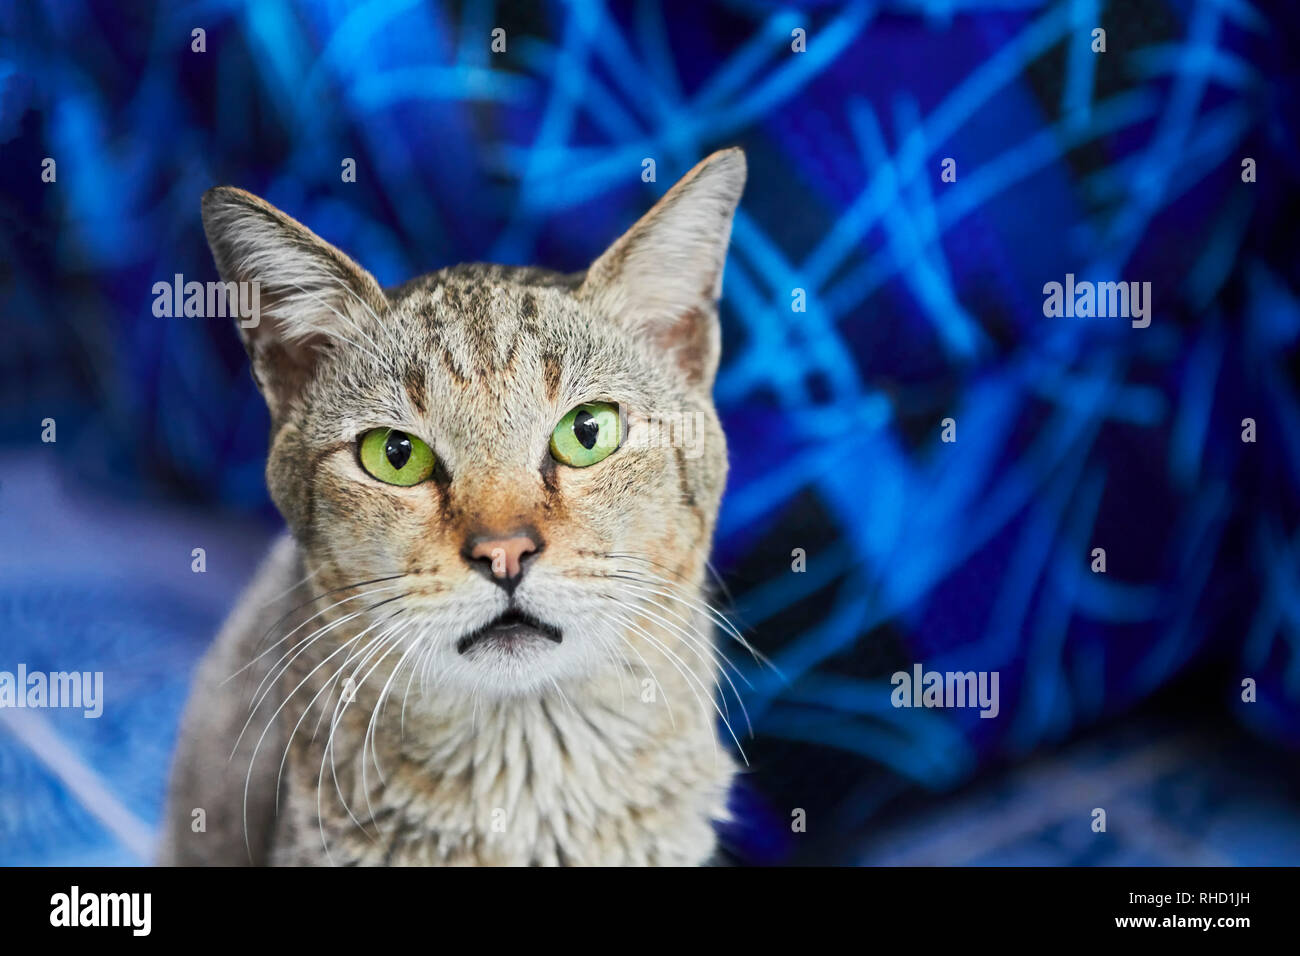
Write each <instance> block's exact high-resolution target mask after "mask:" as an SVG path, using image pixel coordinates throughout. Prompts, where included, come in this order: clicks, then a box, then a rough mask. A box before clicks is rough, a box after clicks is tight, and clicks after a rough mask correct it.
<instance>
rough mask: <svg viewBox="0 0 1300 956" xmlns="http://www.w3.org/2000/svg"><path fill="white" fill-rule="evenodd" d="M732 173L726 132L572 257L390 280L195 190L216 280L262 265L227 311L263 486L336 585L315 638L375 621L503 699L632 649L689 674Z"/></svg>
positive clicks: (718, 490) (250, 210) (435, 663)
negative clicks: (603, 242) (253, 412)
mask: <svg viewBox="0 0 1300 956" xmlns="http://www.w3.org/2000/svg"><path fill="white" fill-rule="evenodd" d="M744 173H745V165H744V159H743V155H742V154H741V153H740V152H739V151H738V150H729V151H725V152H722V153H717V154H714V155H713V156H711V157H709V158H708V159H706V160H705V161H704V162H702V163H701V164H700V165H699V166H697V167H696V168H695V169H694V170H692V172H691V173H689V174H688V175H687V176H686V177H685V178H684V179H683V180H682V181H681V182H679V183H678V184H677V185H676V186H675V187H674V188H673V189H672V190H671V191H670V192H669V193H668V194H667V195H666V196H665V197H664V198H663V199H662V200H661V201H660V202H659V203H658V204H657V205H656V206H655V207H654V209H652V210H651V212H650V213H648V214H647V215H646V216H645V217H644V218H643V219H642V220H641V221H640V222H638V223H637V224H636V225H635V226H634V227H633V228H632V229H631V230H630V231H629V232H628V233H627V234H625V235H624V236H623V237H622V238H621V239H619V240H618V241H617V242H616V243H615V244H614V245H613V246H612V247H610V249H609V250H608V251H607V252H606V253H605V254H604V255H603V256H601V257H600V259H598V260H597V261H596V262H595V263H594V264H593V265H592V267H591V268H590V269H589V270H588V272H587V273H586V274H584V275H578V276H561V275H558V274H555V273H549V272H544V271H542V270H537V269H516V268H507V267H500V266H477V265H475V266H459V267H455V268H451V269H444V270H442V271H440V272H436V273H433V274H430V275H427V276H424V277H422V278H420V279H417V280H414V281H412V282H409V283H407V284H406V285H404V286H402V287H400V288H397V289H393V290H389V291H388V292H384V291H383V290H381V289H380V288H379V286H378V284H377V283H376V282H375V280H374V279H373V278H372V277H371V276H370V275H369V274H368V273H366V272H365V271H364V270H363V269H361V268H360V267H359V266H357V265H356V264H355V263H353V262H351V260H349V259H347V257H346V256H344V255H343V254H342V253H340V252H338V251H337V250H336V249H334V248H333V247H331V246H329V245H328V244H326V243H325V242H324V241H323V240H321V239H319V238H318V237H316V236H314V235H313V234H311V233H310V232H309V231H308V230H306V229H305V228H304V227H302V226H301V225H299V224H298V223H296V222H294V221H293V220H291V219H289V218H288V217H287V216H285V215H284V214H282V213H280V212H279V211H278V210H275V209H274V208H273V207H271V206H269V205H267V204H266V203H264V202H263V201H261V200H259V199H257V198H255V197H253V196H250V195H249V194H247V193H243V192H241V191H239V190H234V189H230V188H225V187H223V188H219V189H215V190H212V191H210V192H209V193H208V194H207V195H206V196H205V197H204V204H203V212H204V226H205V229H206V231H207V234H208V239H209V243H210V245H211V246H212V249H213V253H214V256H215V258H216V261H217V264H218V267H219V269H220V271H221V274H222V278H223V279H224V280H226V281H227V282H253V281H256V282H258V284H259V291H260V295H259V298H258V300H259V302H260V303H261V312H260V315H258V316H256V317H255V318H256V324H253V322H252V319H245V321H244V322H241V331H242V333H243V335H244V339H245V344H246V346H247V347H248V350H249V354H250V357H251V359H252V365H253V372H254V376H255V378H256V379H257V381H258V384H259V387H260V388H261V389H262V392H263V394H264V395H265V397H266V399H267V402H268V405H269V407H270V410H271V416H272V443H271V450H270V455H269V461H268V465H267V478H268V484H269V487H270V491H271V495H272V498H273V499H274V500H275V502H276V505H277V506H278V507H279V509H280V511H281V512H282V514H283V515H284V517H285V519H286V521H287V522H288V524H289V526H290V528H291V529H292V531H293V533H294V535H295V537H296V538H297V540H298V542H299V545H300V547H301V550H302V552H303V555H304V559H305V562H306V565H307V570H308V571H309V572H310V573H311V574H312V582H313V587H314V588H315V589H316V591H317V593H318V594H320V595H326V594H328V599H326V600H324V601H323V603H326V604H333V603H334V602H335V601H339V602H342V603H340V604H339V605H338V606H337V608H336V609H334V610H332V611H331V612H330V613H329V614H326V615H324V616H323V617H322V618H321V619H318V620H317V621H316V622H314V624H315V626H317V627H319V625H321V624H322V622H323V621H326V620H328V621H331V622H332V623H333V624H334V626H333V627H332V628H331V629H330V631H329V632H327V633H324V634H321V635H320V641H319V646H320V647H322V648H324V647H331V646H333V647H338V646H342V645H343V644H344V643H345V642H347V641H349V640H355V641H356V642H357V646H358V647H360V646H362V643H363V642H372V641H374V642H377V643H376V644H375V650H376V654H377V655H378V654H381V653H384V652H385V651H387V654H388V656H389V658H390V663H394V664H396V663H397V662H399V661H400V664H398V665H397V669H398V670H400V669H401V667H403V666H404V667H407V668H410V669H411V670H412V672H415V671H417V670H418V672H419V673H420V674H422V675H424V676H425V677H427V678H429V680H430V682H431V683H434V684H438V683H442V684H445V685H446V686H449V687H459V688H462V689H473V690H474V691H475V692H481V693H494V694H504V695H510V694H526V693H533V692H536V691H538V690H539V689H541V688H544V687H546V686H548V685H550V684H552V683H555V682H560V681H567V680H572V679H575V678H582V677H584V676H589V675H593V674H595V673H597V672H599V671H601V670H602V669H609V668H617V667H618V666H620V662H622V661H624V660H628V659H630V660H635V659H636V656H638V655H639V656H643V657H655V658H657V659H658V660H659V661H660V662H661V666H670V665H671V658H672V657H673V656H675V657H676V658H677V660H678V661H694V662H695V663H696V666H697V668H698V664H699V661H700V660H701V659H702V658H701V656H700V651H699V647H700V646H702V645H700V644H699V642H700V641H701V640H702V638H703V637H704V635H703V634H702V633H701V630H702V625H701V623H700V621H699V620H698V613H697V612H698V605H695V606H693V604H694V602H696V601H697V595H698V589H699V585H700V582H701V577H702V574H703V570H704V565H705V560H706V558H707V554H708V547H709V541H710V538H711V535H712V531H713V525H714V520H715V516H716V512H717V507H718V503H719V500H720V497H721V494H722V490H723V485H724V481H725V475H726V448H725V443H724V439H723V435H722V431H721V428H720V426H719V424H718V421H717V417H716V415H715V413H714V409H713V405H712V401H711V398H710V390H711V387H712V382H713V376H714V372H715V370H716V367H717V360H718V348H719V345H718V339H719V337H718V328H717V311H716V307H717V305H716V304H717V298H718V295H719V292H720V288H721V275H722V265H723V261H724V258H725V254H726V246H727V241H728V238H729V235H730V229H731V220H732V215H733V213H734V210H735V206H736V203H737V202H738V200H739V197H740V191H741V188H742V186H743V182H744ZM243 326H247V327H243ZM349 616H350V617H349ZM341 618H342V619H343V620H341Z"/></svg>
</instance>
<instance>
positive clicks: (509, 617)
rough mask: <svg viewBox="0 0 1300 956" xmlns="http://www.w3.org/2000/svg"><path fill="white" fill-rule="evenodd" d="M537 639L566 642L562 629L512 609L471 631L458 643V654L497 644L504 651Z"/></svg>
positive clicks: (557, 642)
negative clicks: (473, 648)
mask: <svg viewBox="0 0 1300 956" xmlns="http://www.w3.org/2000/svg"><path fill="white" fill-rule="evenodd" d="M537 638H544V639H545V640H548V641H553V642H554V643H556V644H559V643H560V642H561V641H562V640H564V635H563V634H561V633H560V629H559V628H558V627H555V626H553V625H551V624H547V623H546V622H544V621H539V620H538V619H537V618H535V617H533V616H532V615H531V614H525V613H524V612H523V611H516V610H514V609H511V610H509V611H506V612H505V613H504V614H502V615H501V616H500V617H498V618H496V619H495V620H493V621H490V622H489V623H487V624H485V625H483V627H480V628H479V629H478V630H476V631H471V632H470V633H468V634H466V635H465V636H464V637H462V638H461V639H460V640H458V641H457V642H456V653H458V654H464V653H465V652H466V651H468V650H469V649H470V648H472V647H477V646H478V645H480V644H489V643H490V644H495V645H497V646H498V647H501V648H502V649H504V650H513V649H514V648H516V647H518V646H520V645H522V644H525V643H527V642H529V641H532V640H536V639H537Z"/></svg>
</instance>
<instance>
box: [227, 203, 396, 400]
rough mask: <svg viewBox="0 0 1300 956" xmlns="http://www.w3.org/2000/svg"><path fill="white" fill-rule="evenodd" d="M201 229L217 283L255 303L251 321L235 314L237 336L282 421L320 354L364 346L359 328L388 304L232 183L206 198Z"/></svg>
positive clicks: (335, 255) (327, 249) (334, 253)
mask: <svg viewBox="0 0 1300 956" xmlns="http://www.w3.org/2000/svg"><path fill="white" fill-rule="evenodd" d="M203 231H204V232H205V233H206V234H207V237H208V246H209V247H210V248H211V249H212V256H213V258H214V259H215V260H216V263H217V271H218V272H220V273H221V278H222V279H223V280H224V281H225V282H227V283H231V282H233V283H238V284H239V286H238V288H239V292H238V295H239V297H240V298H241V299H242V300H243V301H244V302H248V303H253V304H254V307H253V309H252V311H253V314H252V315H251V316H250V315H241V316H239V322H238V324H239V332H240V336H241V337H242V338H243V340H244V347H245V348H246V349H247V350H248V356H249V359H250V360H251V362H252V366H253V378H254V380H255V381H256V382H257V386H258V388H260V389H261V390H262V394H263V395H264V396H265V398H266V403H267V405H268V406H269V407H270V410H271V416H272V418H273V419H276V418H279V417H280V416H281V415H283V413H284V411H285V409H286V408H287V407H288V404H289V403H290V402H291V401H292V400H293V399H294V397H295V396H296V395H298V394H299V393H300V392H301V390H302V388H303V386H304V385H306V383H307V382H308V380H309V379H310V378H311V376H312V374H313V372H314V371H315V367H316V363H317V362H318V361H319V358H320V355H321V352H322V351H323V350H326V349H330V348H334V347H336V346H337V345H339V344H346V343H358V342H360V343H362V344H364V342H365V341H366V339H367V338H368V333H366V332H364V331H363V329H364V327H365V326H366V325H373V320H374V319H375V318H376V317H377V315H378V313H379V311H380V310H381V309H383V308H384V306H385V302H386V300H385V297H384V293H383V290H382V289H381V288H380V287H379V283H378V282H376V281H375V279H374V277H373V276H372V275H371V274H370V273H369V272H367V271H366V270H365V269H363V268H361V267H360V266H359V265H357V264H356V263H355V262H353V261H352V260H351V259H349V258H348V257H347V256H346V255H344V254H343V253H342V252H340V251H339V250H338V249H336V248H334V247H333V246H331V245H330V244H329V243H328V242H326V241H325V240H324V239H321V238H320V237H319V236H317V235H316V234H315V233H313V232H312V231H311V230H310V229H308V228H307V227H306V226H303V225H302V224H301V223H299V222H297V221H296V220H294V219H291V218H290V217H289V216H286V215H285V214H284V213H282V212H280V210H278V209H276V208H275V207H274V206H272V205H271V204H270V203H268V202H266V201H265V200H262V199H259V198H258V197H256V196H254V195H252V194H251V193H247V192H244V190H242V189H235V188H234V187H233V186H218V187H216V188H215V189H209V190H208V191H207V192H206V193H204V195H203ZM245 283H247V284H248V285H247V286H244V284H245Z"/></svg>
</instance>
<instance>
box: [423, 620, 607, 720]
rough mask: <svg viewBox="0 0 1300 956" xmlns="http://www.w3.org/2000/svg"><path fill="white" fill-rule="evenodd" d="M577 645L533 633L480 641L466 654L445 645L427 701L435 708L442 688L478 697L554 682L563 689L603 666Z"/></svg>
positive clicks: (515, 693) (521, 694) (527, 694)
mask: <svg viewBox="0 0 1300 956" xmlns="http://www.w3.org/2000/svg"><path fill="white" fill-rule="evenodd" d="M577 644H578V642H577V641H566V642H564V643H556V642H554V641H551V640H547V639H545V638H540V637H538V638H532V639H529V640H527V641H524V642H518V643H505V642H496V641H487V642H482V643H479V644H477V645H476V646H474V647H473V648H472V649H470V650H468V651H466V652H465V653H459V652H458V651H457V650H456V649H455V648H454V647H453V648H449V649H448V650H449V652H450V653H449V654H448V655H447V657H445V658H444V660H445V663H446V669H445V671H444V672H443V674H442V675H441V679H440V680H439V681H438V684H439V685H440V686H439V688H438V689H436V690H433V691H432V693H431V694H430V698H431V700H430V703H431V704H432V705H433V706H435V707H436V706H437V704H438V697H439V695H440V693H444V692H451V693H454V694H457V695H458V696H464V697H466V698H467V699H475V698H477V699H480V700H481V699H485V698H486V699H490V700H507V699H512V698H535V697H538V696H539V695H542V694H549V693H554V692H555V690H556V688H557V687H559V688H562V689H564V690H565V692H566V693H567V688H568V687H569V686H572V685H574V684H575V683H581V682H583V681H584V680H588V679H593V678H597V677H598V676H599V670H600V668H601V666H602V663H604V666H606V667H608V664H607V662H602V661H601V659H600V658H596V659H595V660H589V659H588V655H587V654H585V653H584V652H583V649H582V648H580V647H578V646H577ZM448 658H450V659H448Z"/></svg>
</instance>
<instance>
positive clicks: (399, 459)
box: [384, 432, 411, 471]
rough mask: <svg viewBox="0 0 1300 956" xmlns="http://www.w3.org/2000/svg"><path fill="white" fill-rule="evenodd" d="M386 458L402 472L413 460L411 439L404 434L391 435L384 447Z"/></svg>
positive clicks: (393, 433) (394, 433) (395, 433)
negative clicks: (411, 459)
mask: <svg viewBox="0 0 1300 956" xmlns="http://www.w3.org/2000/svg"><path fill="white" fill-rule="evenodd" d="M384 456H385V457H386V458H387V459H388V463H389V464H390V465H392V466H393V467H394V468H395V469H397V470H398V471H401V470H402V466H404V465H405V464H406V463H407V462H408V461H409V460H410V458H411V439H409V438H407V437H406V435H405V434H403V433H402V432H392V433H390V434H389V436H388V441H387V443H385V445H384Z"/></svg>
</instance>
